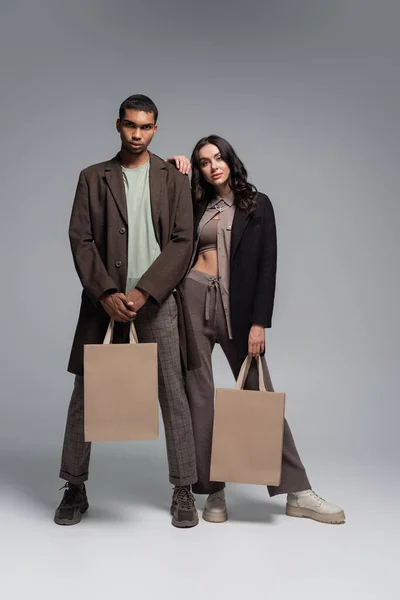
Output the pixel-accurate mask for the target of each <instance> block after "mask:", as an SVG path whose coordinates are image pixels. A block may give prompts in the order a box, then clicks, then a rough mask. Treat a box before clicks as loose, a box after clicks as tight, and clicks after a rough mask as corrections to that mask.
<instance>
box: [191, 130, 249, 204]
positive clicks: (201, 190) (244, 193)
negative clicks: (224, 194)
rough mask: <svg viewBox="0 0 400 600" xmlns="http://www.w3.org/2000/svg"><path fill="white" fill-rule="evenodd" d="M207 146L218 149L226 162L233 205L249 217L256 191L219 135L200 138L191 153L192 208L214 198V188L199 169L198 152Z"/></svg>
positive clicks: (230, 148) (239, 161)
mask: <svg viewBox="0 0 400 600" xmlns="http://www.w3.org/2000/svg"><path fill="white" fill-rule="evenodd" d="M207 144H213V145H214V146H217V148H218V149H219V151H220V153H221V156H222V160H224V161H225V162H226V164H227V165H228V167H229V169H230V175H229V186H230V188H231V190H232V192H233V197H234V200H235V204H236V206H237V207H238V208H240V209H241V210H243V211H244V212H245V213H246V214H248V215H250V214H251V213H253V212H254V210H255V208H256V206H257V203H256V199H255V197H256V194H257V189H256V188H255V187H254V185H252V184H251V183H249V182H248V181H247V171H246V168H245V166H244V164H243V163H242V161H241V160H240V158H239V157H238V155H237V154H236V152H235V150H234V149H233V148H232V146H231V144H230V143H229V142H228V141H227V140H225V139H224V138H222V137H220V136H219V135H209V136H207V137H204V138H202V139H201V140H200V141H198V142H197V144H196V146H195V148H194V150H193V152H192V158H191V162H192V199H193V206H194V208H195V209H196V208H197V207H199V205H204V204H208V203H209V202H210V201H211V200H212V199H213V198H214V196H215V190H214V187H213V186H212V185H211V184H210V183H208V182H207V181H206V180H205V179H204V176H203V174H202V172H201V167H200V158H199V154H200V150H201V149H202V148H203V147H204V146H206V145H207Z"/></svg>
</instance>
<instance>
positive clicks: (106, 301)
mask: <svg viewBox="0 0 400 600" xmlns="http://www.w3.org/2000/svg"><path fill="white" fill-rule="evenodd" d="M100 302H101V305H102V307H103V308H104V310H105V311H106V313H107V314H108V315H109V317H110V318H111V319H113V320H114V321H121V322H122V323H130V321H133V320H134V319H135V318H136V312H135V311H134V310H133V308H132V306H130V307H129V306H128V300H127V298H126V296H125V294H121V293H120V292H117V293H115V294H108V295H107V296H104V297H103V298H101V299H100Z"/></svg>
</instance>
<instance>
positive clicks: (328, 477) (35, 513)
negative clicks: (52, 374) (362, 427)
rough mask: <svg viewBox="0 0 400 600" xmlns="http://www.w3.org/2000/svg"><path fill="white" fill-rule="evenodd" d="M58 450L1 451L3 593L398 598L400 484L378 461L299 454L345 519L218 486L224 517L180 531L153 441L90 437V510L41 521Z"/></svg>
mask: <svg viewBox="0 0 400 600" xmlns="http://www.w3.org/2000/svg"><path fill="white" fill-rule="evenodd" d="M58 459H59V448H57V447H55V446H51V447H46V448H45V447H42V449H41V450H39V449H37V450H36V451H35V452H32V451H29V450H28V449H27V448H23V447H17V446H15V447H14V448H11V449H10V448H9V449H8V450H7V451H3V452H2V454H1V461H0V466H1V471H0V473H1V495H0V515H1V521H2V522H1V542H0V543H1V567H0V570H1V571H2V575H1V588H2V592H4V591H6V594H5V595H4V596H3V593H2V597H4V598H8V599H10V600H14V599H19V598H26V597H28V594H29V596H31V595H32V594H33V595H34V596H36V595H37V596H38V597H40V598H42V599H43V600H47V599H50V598H57V599H58V600H63V599H64V598H65V599H67V598H68V599H70V598H73V597H74V593H75V592H77V591H79V597H80V598H88V599H91V598H93V599H94V598H96V599H99V600H101V599H103V598H111V597H119V598H120V597H127V596H129V597H130V598H135V599H136V598H140V599H143V600H148V599H149V600H152V599H153V598H154V599H156V598H165V599H170V598H171V599H172V598H174V599H178V598H183V597H190V598H191V600H197V599H200V598H201V599H203V598H209V597H218V596H219V597H222V596H223V597H225V598H244V597H247V596H249V597H252V598H255V599H264V598H269V597H271V598H274V599H276V598H282V599H284V598H285V599H286V598H289V597H293V598H296V599H303V598H308V599H311V600H313V599H320V598H321V599H325V600H330V599H335V600H336V599H337V598H340V599H343V600H350V599H352V600H353V599H358V598H360V599H361V598H363V599H364V600H369V599H371V600H372V599H380V598H382V597H383V596H384V597H385V598H390V599H397V598H399V597H400V587H399V582H398V573H397V570H398V561H399V558H400V555H399V545H398V539H399V534H400V528H399V521H398V510H399V498H400V485H399V482H398V479H397V484H396V487H395V488H394V487H393V472H392V471H391V470H390V469H389V468H388V469H387V470H385V469H384V468H382V467H380V466H379V465H376V466H373V467H372V466H371V465H369V466H366V465H362V466H361V465H359V466H356V465H353V466H349V465H348V464H347V465H340V466H339V465H335V467H332V466H331V465H327V464H324V465H323V466H322V464H318V463H313V464H308V470H309V474H310V475H311V477H312V482H313V487H314V488H315V489H316V490H317V491H318V492H319V493H320V494H321V495H323V496H325V497H326V498H327V499H330V500H332V501H334V502H337V503H339V504H341V505H342V506H343V508H344V509H345V511H346V514H347V523H346V524H345V525H340V526H331V525H322V524H318V523H315V522H313V521H309V520H305V519H293V518H289V517H287V516H285V514H284V498H283V497H278V498H275V499H273V500H270V499H269V497H268V494H267V491H266V489H265V488H263V487H259V486H244V485H243V486H242V485H229V486H228V501H229V516H230V519H229V521H228V522H227V523H225V524H219V525H213V524H210V523H206V522H205V521H203V520H202V519H201V521H200V524H199V526H198V527H196V528H194V529H191V530H184V531H181V530H178V529H175V528H174V527H172V526H171V524H170V517H169V514H168V508H169V501H170V494H171V488H170V486H169V484H168V482H167V480H166V472H167V470H166V461H165V456H164V452H163V442H162V441H161V440H160V441H159V442H144V443H143V442H141V443H138V444H135V443H134V444H128V445H123V444H105V445H96V447H95V448H94V451H93V458H92V470H91V480H90V482H89V484H88V493H89V501H90V504H91V506H90V510H89V513H88V514H87V516H86V517H85V518H84V520H83V521H82V523H81V524H80V525H78V526H75V527H59V526H56V525H55V524H54V523H53V521H52V516H53V511H54V508H55V506H56V505H57V503H58V501H59V498H60V496H61V492H59V491H58V488H59V487H61V485H62V482H61V481H60V482H59V481H58V480H57V469H58ZM58 483H60V485H58ZM197 504H198V508H199V509H201V508H202V505H203V499H202V498H198V502H197Z"/></svg>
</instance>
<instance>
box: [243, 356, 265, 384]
mask: <svg viewBox="0 0 400 600" xmlns="http://www.w3.org/2000/svg"><path fill="white" fill-rule="evenodd" d="M252 360H253V359H252V357H251V356H246V358H245V359H244V361H243V364H242V367H241V369H240V372H239V375H238V378H237V381H236V386H235V388H236V389H237V390H243V388H244V384H245V383H246V379H247V376H248V374H249V370H250V367H251V361H252ZM263 360H265V358H261V356H258V358H257V368H258V386H259V390H260V392H266V391H267V390H266V387H265V380H264V371H263V366H262V361H263Z"/></svg>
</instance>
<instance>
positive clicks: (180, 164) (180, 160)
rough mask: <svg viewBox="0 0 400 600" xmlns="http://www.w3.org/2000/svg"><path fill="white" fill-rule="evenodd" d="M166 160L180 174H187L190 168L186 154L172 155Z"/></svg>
mask: <svg viewBox="0 0 400 600" xmlns="http://www.w3.org/2000/svg"><path fill="white" fill-rule="evenodd" d="M167 162H169V163H171V164H172V165H175V167H176V168H177V169H178V171H179V172H180V173H182V175H188V174H189V173H190V169H191V168H192V164H191V162H190V160H189V159H188V158H186V156H172V157H171V158H167Z"/></svg>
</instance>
